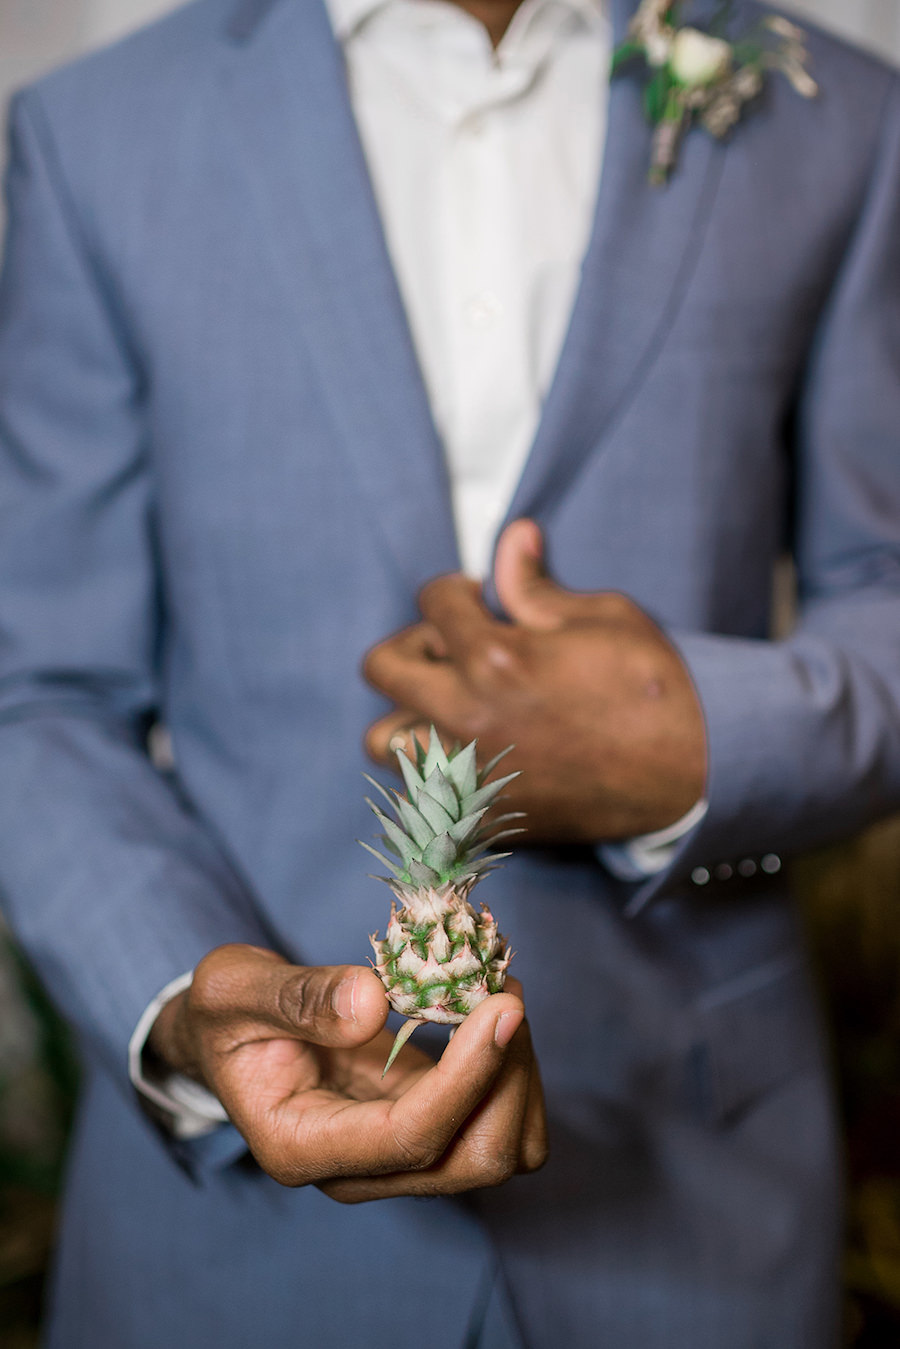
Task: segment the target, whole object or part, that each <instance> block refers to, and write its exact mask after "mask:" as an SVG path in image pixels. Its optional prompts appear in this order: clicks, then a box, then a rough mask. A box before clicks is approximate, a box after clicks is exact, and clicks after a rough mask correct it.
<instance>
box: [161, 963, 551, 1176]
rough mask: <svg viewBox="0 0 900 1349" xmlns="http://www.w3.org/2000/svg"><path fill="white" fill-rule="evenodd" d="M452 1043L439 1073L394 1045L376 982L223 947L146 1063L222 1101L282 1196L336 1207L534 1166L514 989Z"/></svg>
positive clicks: (535, 1112) (526, 1052)
mask: <svg viewBox="0 0 900 1349" xmlns="http://www.w3.org/2000/svg"><path fill="white" fill-rule="evenodd" d="M508 988H510V989H511V990H512V991H510V992H505V993H500V994H495V995H494V996H493V997H491V998H488V999H487V1000H486V1001H485V1002H483V1003H482V1004H481V1005H480V1006H479V1007H477V1008H476V1009H475V1010H474V1011H473V1012H472V1013H470V1015H469V1016H468V1017H467V1019H466V1020H465V1021H464V1022H463V1024H462V1025H461V1026H460V1027H458V1029H457V1032H456V1034H455V1035H454V1036H453V1039H452V1040H451V1042H450V1044H449V1045H448V1046H447V1049H446V1050H445V1051H444V1054H443V1055H442V1057H441V1059H440V1061H439V1062H437V1063H434V1062H433V1061H432V1060H431V1059H430V1058H429V1057H428V1056H427V1055H425V1054H423V1053H421V1052H420V1051H419V1050H417V1049H415V1048H414V1047H412V1046H407V1047H406V1048H404V1049H403V1050H402V1051H401V1053H400V1055H399V1057H398V1059H397V1061H396V1063H395V1065H394V1066H393V1067H392V1069H391V1071H390V1073H389V1074H388V1075H387V1077H386V1078H385V1079H384V1080H383V1081H382V1077H381V1074H382V1070H383V1068H384V1064H385V1061H386V1059H387V1056H388V1052H389V1050H390V1046H391V1042H392V1039H393V1037H392V1035H391V1034H390V1033H389V1032H388V1031H386V1030H385V1029H384V1023H385V1020H386V1017H387V1012H388V1004H387V1000H386V998H385V994H384V989H383V987H382V985H381V983H380V982H379V980H378V979H377V977H376V976H375V975H374V974H373V973H372V972H371V971H370V970H366V969H363V968H359V967H355V966H332V967H321V966H317V967H303V966H295V965H291V964H289V963H288V962H287V961H285V960H283V959H282V958H281V957H280V956H278V955H276V954H275V953H274V952H272V951H266V950H262V949H260V948H258V947H253V946H237V945H236V946H225V947H219V948H218V949H217V950H215V951H212V952H210V954H209V955H208V956H206V957H205V959H204V960H202V961H201V962H200V964H199V965H198V967H197V969H196V971H195V975H194V982H193V984H192V986H191V988H190V989H188V990H187V991H186V992H185V993H183V994H181V995H180V997H178V998H176V999H174V1000H173V1002H171V1003H169V1004H168V1005H167V1007H165V1008H164V1009H163V1011H162V1012H161V1013H160V1016H159V1017H158V1018H157V1021H156V1023H155V1025H154V1028H153V1032H152V1033H151V1039H150V1045H151V1048H152V1049H153V1051H154V1052H155V1053H156V1054H157V1056H159V1057H160V1058H161V1059H162V1060H163V1061H164V1062H165V1063H166V1064H168V1066H169V1067H171V1068H172V1069H174V1070H176V1071H179V1072H184V1073H187V1074H189V1075H190V1076H192V1077H194V1078H195V1079H196V1080H197V1081H199V1082H202V1083H203V1084H204V1085H206V1086H207V1087H209V1089H210V1090H211V1091H212V1092H213V1093H214V1094H215V1095H216V1096H217V1097H218V1098H219V1100H220V1101H221V1102H222V1104H223V1105H224V1107H225V1109H226V1111H227V1112H228V1115H229V1117H230V1119H231V1120H232V1122H233V1123H234V1124H235V1125H236V1126H237V1128H238V1129H239V1130H240V1132H241V1133H242V1134H243V1136H244V1138H245V1139H246V1140H247V1144H248V1146H249V1148H250V1151H251V1152H252V1154H253V1156H254V1157H255V1158H256V1160H257V1162H258V1163H259V1165H260V1166H261V1167H262V1168H263V1170H265V1171H266V1172H268V1174H269V1175H270V1176H272V1177H274V1179H275V1180H277V1181H279V1182H280V1183H281V1184H282V1185H289V1186H300V1185H308V1184H313V1185H317V1186H318V1187H319V1188H320V1189H322V1190H324V1191H325V1193H326V1194H329V1195H331V1196H332V1197H333V1198H334V1199H338V1200H340V1201H342V1202H344V1203H358V1202H361V1201H363V1200H369V1199H381V1198H388V1197H392V1196H397V1195H437V1194H456V1193H459V1192H461V1191H464V1190H472V1189H480V1188H483V1187H486V1186H491V1185H498V1184H501V1183H502V1182H503V1181H505V1180H508V1179H509V1178H510V1177H511V1176H512V1175H514V1174H515V1173H516V1172H521V1171H533V1170H536V1169H537V1168H538V1167H539V1166H541V1165H543V1162H544V1160H545V1158H546V1153H547V1133H546V1121H545V1117H544V1107H543V1096H542V1092H541V1085H540V1078H539V1075H538V1070H537V1066H536V1063H535V1059H534V1055H533V1053H532V1049H531V1042H530V1038H529V1034H528V1026H527V1023H526V1022H525V1020H524V1015H525V1009H524V1005H523V1003H522V1000H521V997H520V996H519V994H520V993H521V986H520V985H519V984H518V983H517V982H516V981H515V980H510V981H508Z"/></svg>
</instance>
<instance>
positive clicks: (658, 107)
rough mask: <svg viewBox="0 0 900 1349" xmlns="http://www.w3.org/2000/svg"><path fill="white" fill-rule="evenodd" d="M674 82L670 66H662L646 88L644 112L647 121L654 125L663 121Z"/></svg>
mask: <svg viewBox="0 0 900 1349" xmlns="http://www.w3.org/2000/svg"><path fill="white" fill-rule="evenodd" d="M673 84H674V80H673V79H672V76H671V74H670V73H669V68H668V66H661V67H660V69H659V70H658V71H657V72H656V74H655V75H654V76H653V79H652V80H649V81H648V83H647V85H646V87H645V89H644V112H645V114H646V116H647V121H648V122H652V123H653V125H654V126H656V124H657V123H658V122H661V121H662V120H663V118H664V117H665V115H666V107H667V105H668V102H669V93H670V92H671V89H672V86H673Z"/></svg>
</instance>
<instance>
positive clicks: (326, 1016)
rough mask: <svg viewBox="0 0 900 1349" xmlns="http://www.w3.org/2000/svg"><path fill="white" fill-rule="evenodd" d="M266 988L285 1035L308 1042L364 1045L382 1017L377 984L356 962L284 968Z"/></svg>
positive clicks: (384, 1004) (383, 1009) (383, 1003)
mask: <svg viewBox="0 0 900 1349" xmlns="http://www.w3.org/2000/svg"><path fill="white" fill-rule="evenodd" d="M273 974H274V971H273ZM270 992H271V994H272V995H273V1001H274V1007H273V1008H272V1011H273V1013H274V1019H277V1020H278V1021H280V1022H281V1024H282V1026H283V1028H284V1030H285V1032H286V1033H289V1034H293V1035H295V1036H296V1037H297V1038H298V1039H301V1040H308V1041H310V1043H312V1044H317V1045H327V1046H330V1047H332V1048H340V1047H342V1046H344V1047H349V1046H353V1045H359V1044H365V1043H366V1042H367V1041H368V1040H371V1038H372V1036H373V1035H376V1034H377V1033H378V1031H379V1030H381V1028H382V1026H383V1025H384V1022H385V1020H386V1019H387V1012H388V1005H387V999H386V998H385V995H384V988H383V987H382V985H381V982H380V981H379V979H378V978H377V976H376V975H374V974H373V973H372V971H371V970H367V969H363V968H362V967H359V966H354V965H329V966H321V965H312V966H303V965H295V966H288V967H286V968H284V971H283V973H282V974H281V979H280V982H278V983H277V984H275V983H274V981H273V984H272V985H270Z"/></svg>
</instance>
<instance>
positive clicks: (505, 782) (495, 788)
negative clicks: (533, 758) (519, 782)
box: [466, 773, 519, 811]
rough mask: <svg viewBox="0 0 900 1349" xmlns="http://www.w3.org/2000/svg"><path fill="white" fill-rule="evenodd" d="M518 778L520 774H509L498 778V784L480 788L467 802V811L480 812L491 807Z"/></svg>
mask: <svg viewBox="0 0 900 1349" xmlns="http://www.w3.org/2000/svg"><path fill="white" fill-rule="evenodd" d="M518 776H519V774H518V773H509V774H507V776H506V777H505V778H497V780H496V782H488V783H486V784H485V786H483V787H479V789H478V791H477V792H476V793H475V795H474V796H473V797H471V799H470V800H468V801H467V802H466V809H467V811H469V810H479V809H480V808H481V807H482V806H489V805H490V804H491V802H492V801H494V800H496V798H497V797H498V796H499V795H500V793H501V792H502V791H503V788H504V787H508V786H509V784H510V783H511V782H513V781H515V779H516V778H517V777H518Z"/></svg>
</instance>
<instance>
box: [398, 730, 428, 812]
mask: <svg viewBox="0 0 900 1349" xmlns="http://www.w3.org/2000/svg"><path fill="white" fill-rule="evenodd" d="M416 743H417V744H418V741H417V742H416ZM397 762H398V764H399V765H400V772H401V773H402V774H403V781H404V783H405V784H406V792H407V795H408V796H409V798H410V800H411V801H412V802H413V803H415V799H416V794H417V792H418V791H419V789H420V788H421V787H424V786H425V780H424V778H422V777H421V776H420V775H419V773H418V771H417V770H416V769H415V768H414V767H413V765H412V764H411V762H410V761H409V759H408V758H407V756H406V754H405V753H404V752H403V750H402V749H398V750H397Z"/></svg>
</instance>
